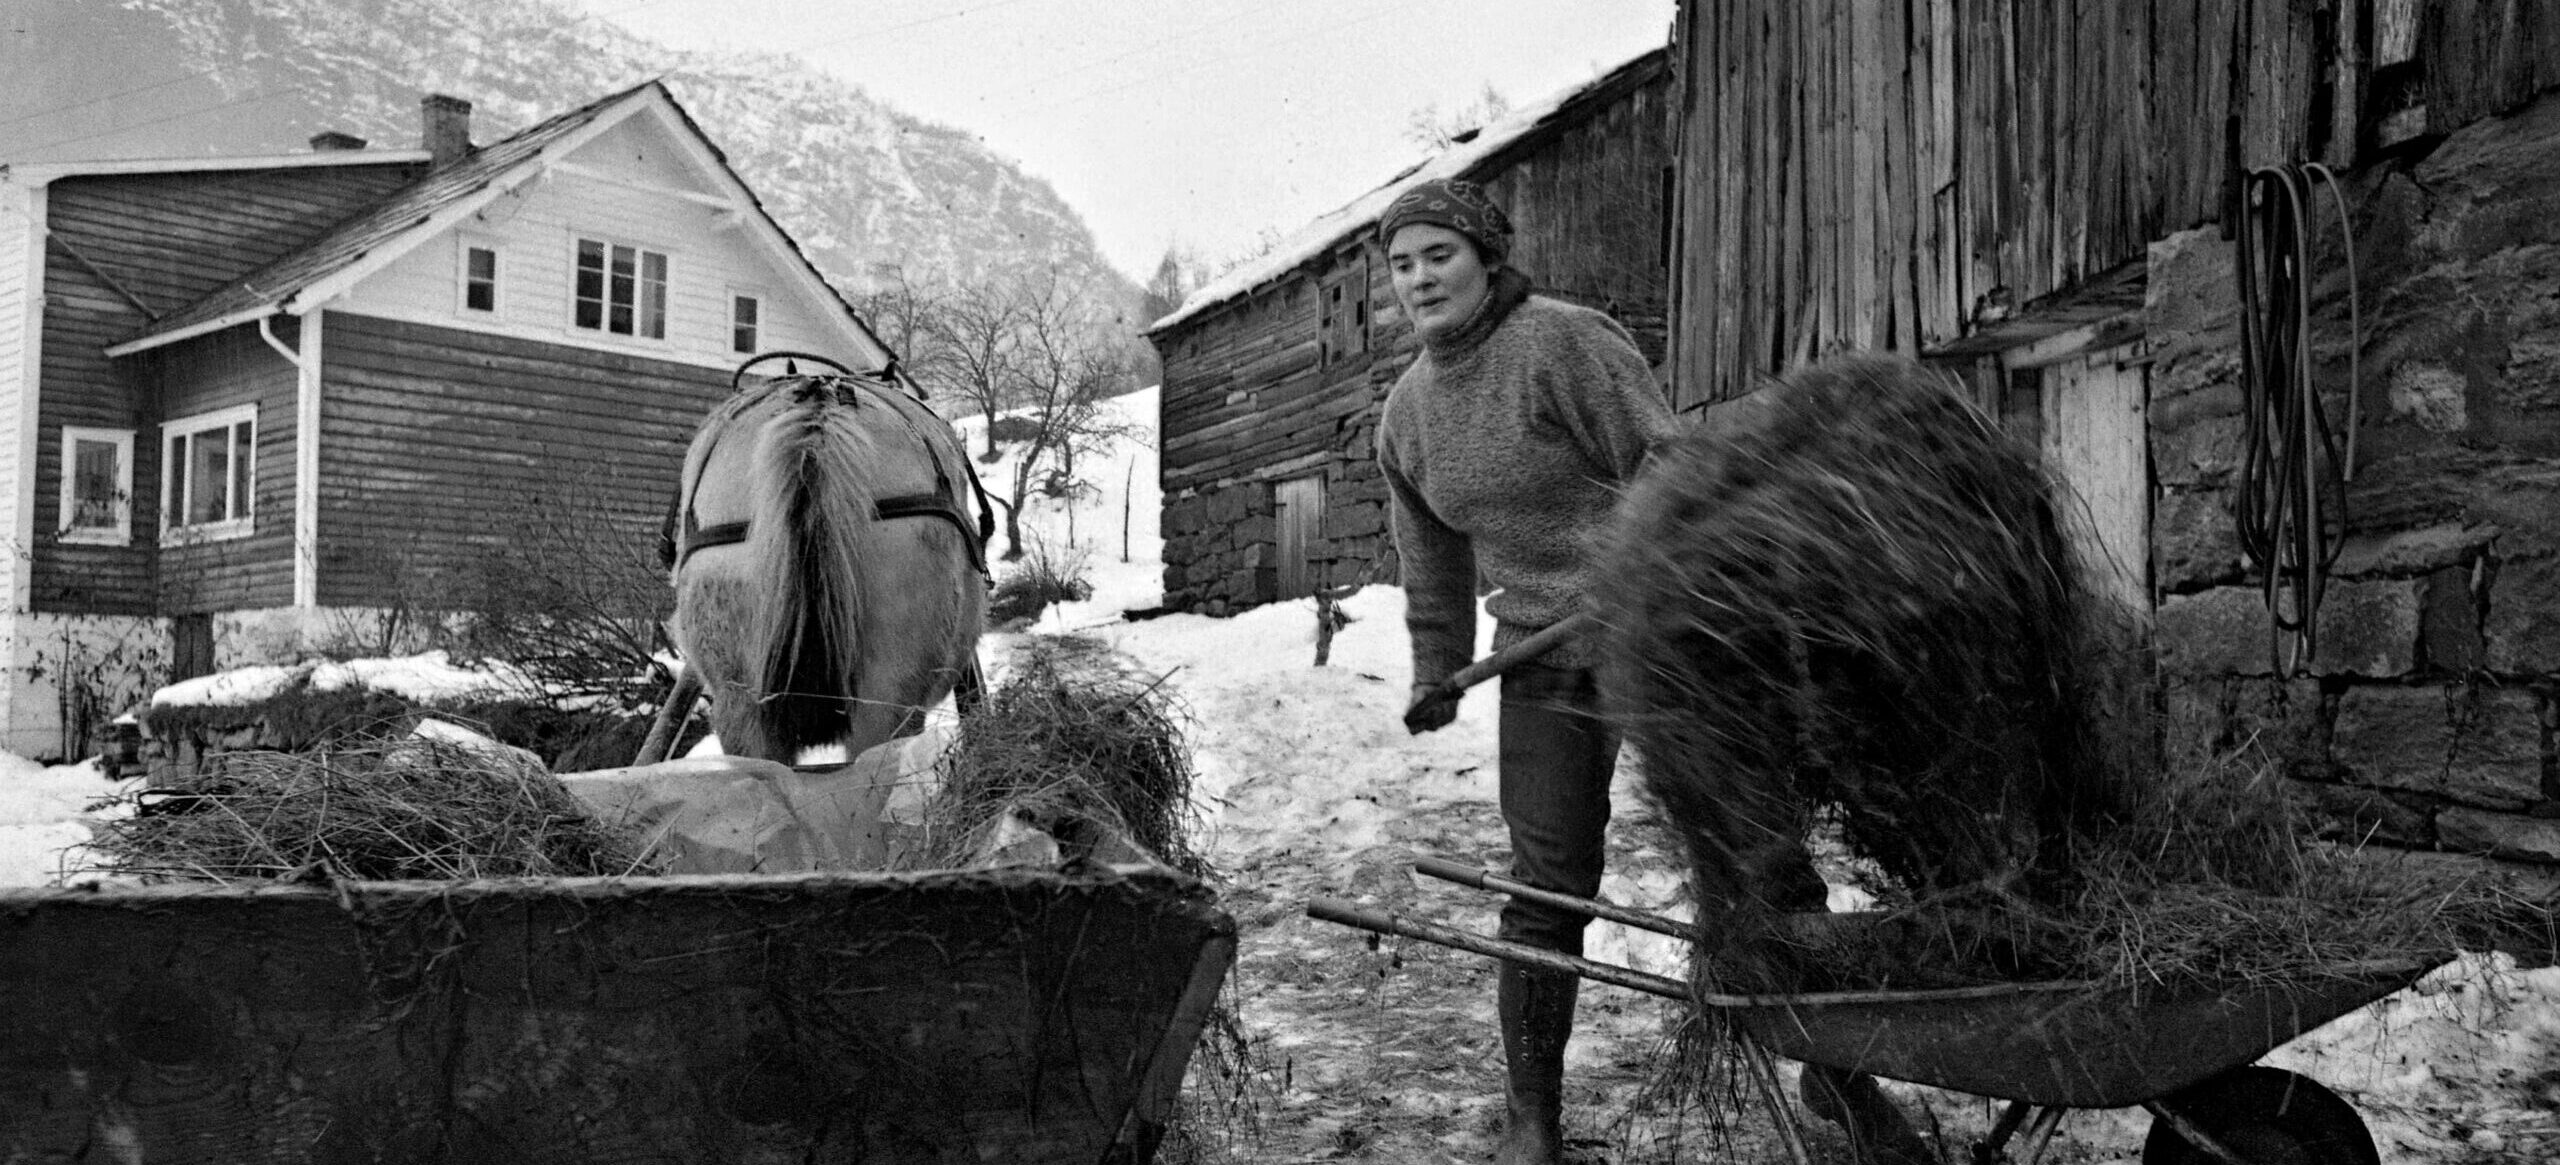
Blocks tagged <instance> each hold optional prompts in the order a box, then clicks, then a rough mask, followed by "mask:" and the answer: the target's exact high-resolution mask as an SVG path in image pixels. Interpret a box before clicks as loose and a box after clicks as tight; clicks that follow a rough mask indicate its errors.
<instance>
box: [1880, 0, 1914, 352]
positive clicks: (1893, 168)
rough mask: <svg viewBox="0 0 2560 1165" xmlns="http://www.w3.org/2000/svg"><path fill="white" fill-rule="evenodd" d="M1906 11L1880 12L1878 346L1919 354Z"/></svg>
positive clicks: (1909, 32)
mask: <svg viewBox="0 0 2560 1165" xmlns="http://www.w3.org/2000/svg"><path fill="white" fill-rule="evenodd" d="M1907 13H1908V8H1907V7H1906V5H1904V4H1901V3H1894V4H1887V5H1885V6H1884V9H1883V11H1882V13H1881V15H1882V17H1883V20H1882V25H1883V27H1882V28H1881V29H1880V31H1879V32H1878V35H1877V39H1878V42H1879V45H1880V47H1879V59H1880V60H1881V61H1882V62H1883V64H1884V70H1883V72H1884V76H1883V91H1882V96H1881V98H1880V99H1879V104H1880V105H1881V106H1882V107H1883V109H1882V112H1881V114H1880V116H1879V118H1878V120H1880V121H1882V122H1883V123H1884V154H1883V157H1884V175H1883V179H1884V181H1883V184H1882V185H1881V186H1880V187H1879V189H1881V190H1884V191H1886V192H1887V194H1886V195H1885V199H1886V201H1885V205H1884V207H1883V210H1884V211H1885V214H1886V220H1885V229H1884V230H1883V231H1881V232H1879V235H1880V237H1881V239H1882V240H1883V242H1882V245H1883V247H1884V249H1885V252H1884V256H1883V261H1882V263H1881V264H1880V265H1879V267H1878V271H1877V276H1878V279H1879V280H1880V281H1881V283H1882V285H1883V291H1884V311H1885V316H1884V319H1883V320H1882V321H1881V323H1880V326H1879V328H1878V332H1877V336H1876V346H1878V347H1882V348H1889V349H1891V350H1893V351H1896V352H1900V353H1902V354H1904V355H1909V356H1917V355H1919V353H1920V341H1919V320H1920V297H1919V287H1918V284H1917V276H1916V274H1915V267H1914V263H1913V260H1914V258H1915V257H1916V256H1917V255H1918V254H1919V251H1920V245H1921V240H1920V223H1921V221H1922V218H1921V215H1920V208H1921V207H1922V206H1924V205H1925V203H1924V202H1923V201H1922V198H1921V194H1920V184H1919V179H1918V173H1917V168H1918V164H1919V155H1918V152H1917V149H1916V146H1917V143H1916V142H1914V140H1913V133H1912V130H1913V126H1914V120H1915V117H1916V115H1917V110H1918V107H1919V102H1918V101H1917V100H1916V98H1917V96H1918V95H1917V94H1916V93H1915V92H1914V91H1913V90H1912V88H1911V85H1910V80H1911V78H1912V76H1913V75H1914V71H1915V69H1914V63H1913V60H1912V30H1911V28H1910V26H1909V25H1908V24H1907V23H1906V20H1905V17H1906V15H1907ZM1922 51H1925V48H1924V49H1923V50H1922Z"/></svg>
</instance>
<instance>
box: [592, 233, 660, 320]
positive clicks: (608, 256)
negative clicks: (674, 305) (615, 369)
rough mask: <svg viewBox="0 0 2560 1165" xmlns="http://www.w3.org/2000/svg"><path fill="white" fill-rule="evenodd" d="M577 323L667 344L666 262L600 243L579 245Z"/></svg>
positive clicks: (656, 254)
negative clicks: (663, 341) (665, 341)
mask: <svg viewBox="0 0 2560 1165" xmlns="http://www.w3.org/2000/svg"><path fill="white" fill-rule="evenodd" d="M574 322H575V323H576V324H577V325H578V326H579V327H581V328H587V329H591V330H594V331H602V332H611V333H613V334H614V335H617V336H641V337H645V338H648V339H652V340H663V339H666V338H667V257H666V256H665V255H664V254H662V253H660V252H657V251H649V250H643V249H641V248H639V247H628V246H624V245H622V244H620V243H608V242H605V241H603V240H601V239H580V240H578V273H577V314H576V316H575V320H574Z"/></svg>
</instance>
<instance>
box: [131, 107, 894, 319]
mask: <svg viewBox="0 0 2560 1165" xmlns="http://www.w3.org/2000/svg"><path fill="white" fill-rule="evenodd" d="M654 103H663V107H664V108H665V109H667V110H668V111H669V112H671V113H672V114H673V115H674V116H675V118H676V119H677V120H679V121H680V122H681V123H682V124H683V126H684V128H685V130H686V132H688V133H690V134H691V135H693V137H694V139H695V141H696V143H697V144H698V145H699V146H700V147H701V149H702V152H703V155H704V160H705V161H706V162H707V164H708V165H709V166H711V167H713V168H715V169H716V170H717V172H718V175H719V177H720V178H721V179H722V180H723V184H724V185H726V186H728V187H729V190H730V192H731V194H732V196H733V198H735V199H736V200H738V201H740V202H742V203H743V204H744V205H745V206H747V207H750V208H752V209H753V211H754V213H755V217H756V219H757V220H758V222H759V223H760V225H761V226H762V228H763V230H764V231H765V232H767V238H768V239H769V240H771V241H773V242H775V243H776V244H778V246H779V248H780V249H781V250H783V251H784V252H785V253H786V254H787V256H788V261H789V262H792V263H795V264H797V265H798V266H799V268H800V270H801V272H802V273H803V274H804V275H806V276H807V278H808V279H809V280H810V281H811V282H812V283H813V284H814V285H815V287H816V288H817V289H820V290H821V291H822V293H823V295H824V296H825V297H826V298H827V299H829V300H830V301H832V302H833V303H835V304H836V306H838V307H840V308H842V309H843V311H844V318H845V320H846V321H847V322H849V323H850V324H851V325H852V326H853V328H854V329H855V330H856V331H857V332H858V333H859V334H860V336H861V338H862V339H863V340H865V341H867V342H869V343H870V344H871V345H873V346H874V348H875V349H876V351H874V352H872V353H869V355H871V356H873V357H874V358H875V359H878V360H881V361H883V362H886V360H887V359H888V355H889V354H888V349H887V348H886V347H885V346H883V345H881V344H880V341H879V338H878V337H877V336H874V335H873V334H872V333H871V330H870V328H869V327H868V326H867V325H865V324H864V323H863V322H862V320H861V318H860V317H859V316H857V315H856V314H855V313H854V310H853V306H852V305H851V304H850V303H848V302H846V300H845V298H844V296H843V295H842V294H841V293H839V292H838V291H837V290H836V289H835V287H834V285H832V284H830V283H828V282H827V280H826V277H825V276H824V275H822V274H820V273H819V271H818V269H817V267H816V265H815V264H813V263H811V262H810V261H809V257H808V255H807V253H806V252H803V251H802V250H801V249H800V245H799V243H798V242H796V241H794V240H793V239H792V238H791V236H790V234H789V232H787V231H784V230H783V229H782V226H781V224H780V223H777V222H775V221H774V219H773V216H772V215H771V214H770V213H768V212H767V211H766V210H765V208H764V203H763V202H762V200H760V199H758V198H757V197H756V196H755V192H754V191H753V190H751V189H749V188H748V187H747V185H746V183H745V181H744V180H742V179H740V178H739V177H738V175H737V172H736V171H734V170H732V169H730V167H729V162H728V159H727V157H726V156H724V155H722V154H721V152H720V150H719V147H717V146H715V145H712V144H711V140H710V138H709V137H708V136H707V135H705V134H704V133H703V132H702V127H701V125H700V124H698V123H696V122H695V121H694V120H693V116H692V115H691V114H689V113H686V112H685V110H684V107H683V106H682V105H680V104H678V103H677V102H676V99H675V97H674V95H673V94H670V93H669V92H667V89H666V86H665V85H664V84H662V83H661V82H659V81H657V80H655V79H651V80H648V81H644V82H642V83H640V84H638V85H634V86H632V87H631V88H628V89H625V90H622V91H620V92H618V93H613V94H609V95H607V96H604V97H601V98H598V99H596V100H594V101H591V102H589V103H587V104H585V105H582V106H579V107H578V108H576V109H572V110H570V111H568V112H567V113H563V114H560V115H559V116H557V117H553V118H551V119H550V120H548V121H544V122H541V123H539V124H537V125H534V126H532V127H530V128H528V129H525V130H523V131H522V132H519V133H517V134H515V135H513V136H511V137H508V138H506V139H504V140H502V141H498V142H493V143H491V144H489V145H486V146H481V147H478V148H476V149H474V150H473V151H472V152H471V153H470V154H469V155H467V156H465V157H463V158H461V159H459V160H457V161H455V162H453V163H451V164H448V165H445V166H442V167H438V168H437V169H435V170H432V171H429V172H428V173H427V174H426V175H425V176H424V177H422V178H420V179H419V180H418V181H417V182H415V183H413V184H411V185H409V186H407V187H404V188H402V189H401V190H400V191H399V192H397V193H395V194H393V195H391V196H390V197H389V198H387V199H385V200H383V201H382V202H380V203H378V204H376V205H375V206H374V207H373V209H371V210H368V211H366V212H364V213H362V214H358V215H356V216H354V217H353V218H350V219H348V220H347V221H345V222H343V223H340V224H338V225H337V226H336V227H334V228H332V229H330V230H329V231H327V232H326V233H324V234H322V235H321V236H320V237H319V238H318V239H315V240H313V241H312V243H311V244H310V245H308V246H306V247H303V248H302V249H300V250H297V251H294V252H291V253H289V254H286V255H284V256H283V257H281V258H279V259H277V260H276V261H275V262H272V263H269V264H267V265H266V266H264V267H261V268H259V269H258V270H256V271H252V272H250V273H249V274H248V275H246V276H243V277H242V278H241V279H239V280H238V281H237V282H234V283H232V284H230V285H228V286H226V287H222V288H219V289H217V290H215V291H214V292H213V293H212V294H209V295H207V296H205V297H204V298H202V299H199V300H197V301H195V302H194V303H191V304H188V305H186V306H185V307H183V308H180V309H178V310H177V311H175V312H172V313H170V314H169V315H167V316H164V317H162V318H160V319H158V320H155V321H153V322H151V323H150V324H148V325H146V326H145V327H143V328H142V329H141V330H139V331H137V332H135V333H133V334H132V335H131V336H129V337H127V338H126V339H125V340H124V341H122V342H120V343H118V344H115V345H114V346H112V347H109V348H108V349H107V354H108V355H109V356H124V355H129V354H131V353H134V352H140V351H143V350H146V349H150V348H155V347H159V346H160V345H163V344H168V343H173V342H175V341H178V340H183V339H186V338H188V337H190V336H198V335H203V334H205V333H207V332H212V331H218V330H220V329H222V328H226V327H230V326H233V325H235V324H242V323H248V322H252V321H254V320H257V319H260V318H262V317H265V316H268V315H272V314H274V313H276V312H279V311H283V312H291V313H293V314H296V315H299V314H302V313H305V312H308V311H310V310H311V309H312V308H315V307H318V306H319V305H320V304H321V303H323V302H325V301H326V300H328V299H329V298H332V297H333V296H335V295H336V294H337V293H338V292H340V291H342V290H344V288H345V286H346V285H348V284H350V283H352V282H354V281H355V280H356V279H359V278H361V277H362V276H363V275H365V274H368V273H370V272H372V271H373V270H376V269H378V268H379V267H381V266H383V265H384V264H387V263H389V262H390V261H391V260H392V259H395V258H397V257H399V256H400V255H402V254H405V253H407V252H408V251H409V250H411V249H413V248H415V247H417V246H419V245H420V244H422V243H424V242H426V241H427V240H428V239H430V238H433V237H436V236H437V235H439V234H441V233H442V232H443V231H444V230H445V229H447V228H448V227H450V226H452V225H453V224H454V223H456V222H458V221H460V220H461V219H462V218H464V217H465V216H468V215H470V214H471V213H473V212H475V211H477V210H479V209H480V208H481V207H482V206H485V205H487V204H488V203H489V202H491V201H493V200H495V199H497V198H499V197H501V196H503V195H505V194H506V193H508V192H509V191H512V190H514V189H515V188H516V187H517V186H518V185H520V184H522V183H524V182H526V181H528V180H531V179H533V178H535V177H537V176H538V175H540V174H541V173H543V171H544V170H545V169H546V168H547V167H548V166H549V164H550V163H552V162H555V161H558V160H559V159H560V158H561V157H562V156H564V155H566V154H568V153H569V152H571V151H572V150H574V149H575V148H577V147H578V146H580V145H583V144H585V143H586V142H587V141H589V140H591V139H592V138H593V137H594V136H595V134H596V133H600V132H602V131H603V130H604V129H606V128H609V127H610V126H611V125H613V124H616V123H619V122H620V121H622V120H623V119H624V118H625V117H627V116H629V115H630V114H632V113H634V112H636V111H638V110H639V109H641V108H644V107H646V106H648V105H650V104H654Z"/></svg>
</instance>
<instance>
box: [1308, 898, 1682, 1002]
mask: <svg viewBox="0 0 2560 1165" xmlns="http://www.w3.org/2000/svg"><path fill="white" fill-rule="evenodd" d="M1307 917H1309V918H1313V919H1317V920H1320V921H1323V922H1333V923H1339V924H1341V925H1343V926H1348V927H1355V928H1357V929H1360V930H1365V931H1371V932H1374V933H1377V934H1393V935H1402V936H1403V937H1405V938H1414V939H1421V940H1422V941H1424V942H1427V943H1431V944H1433V945H1435V946H1444V947H1452V948H1455V949H1457V950H1462V951H1471V952H1473V953H1475V954H1479V955H1491V956H1493V957H1494V958H1497V959H1502V960H1505V961H1507V962H1513V963H1519V964H1521V965H1523V966H1530V967H1537V968H1539V969H1541V970H1547V971H1561V972H1563V973H1565V974H1568V975H1579V976H1581V977H1583V978H1585V979H1590V980H1592V981H1594V982H1599V983H1607V984H1609V985H1610V986H1612V987H1624V988H1626V989H1628V990H1630V991H1642V992H1644V993H1645V994H1647V995H1659V996H1661V997H1662V998H1664V999H1679V1000H1684V1001H1685V1000H1687V999H1688V998H1689V985H1688V984H1686V983H1683V982H1681V981H1679V980H1677V979H1671V978H1666V977H1664V976H1661V975H1649V974H1646V973H1645V972H1643V971H1636V970H1631V969H1629V968H1626V967H1621V966H1617V965H1615V964H1611V963H1595V962H1593V961H1591V960H1589V959H1585V958H1582V957H1580V956H1577V955H1568V954H1565V953H1563V952H1562V951H1551V950H1547V949H1546V948H1544V947H1533V946H1528V945H1525V944H1522V943H1515V942H1505V941H1503V940H1501V939H1498V938H1486V937H1484V936H1483V935H1480V934H1475V933H1472V932H1469V931H1463V930H1459V929H1457V928H1456V927H1449V926H1442V925H1440V924H1438V923H1434V922H1424V921H1422V920H1421V919H1418V918H1407V917H1405V916H1404V915H1401V914H1397V913H1395V912H1394V911H1391V910H1367V909H1363V908H1361V907H1358V906H1354V905H1352V904H1350V903H1348V902H1343V901H1340V900H1337V899H1332V898H1318V899H1316V900H1315V901H1313V902H1309V903H1307Z"/></svg>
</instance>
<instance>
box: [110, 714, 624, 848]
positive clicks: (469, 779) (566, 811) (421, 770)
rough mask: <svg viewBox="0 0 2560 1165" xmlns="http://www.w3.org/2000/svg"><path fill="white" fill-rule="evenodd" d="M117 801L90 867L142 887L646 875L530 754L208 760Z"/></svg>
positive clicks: (475, 751)
mask: <svg viewBox="0 0 2560 1165" xmlns="http://www.w3.org/2000/svg"><path fill="white" fill-rule="evenodd" d="M125 800H126V801H128V803H129V804H130V805H131V807H132V809H133V812H132V815H131V816H129V817H123V818H120V819H117V820H113V821H110V822H108V823H106V824H104V825H102V826H100V827H99V830H98V833H97V836H96V838H95V839H94V840H93V841H92V842H91V843H90V851H91V853H92V855H93V860H94V863H95V868H97V869H99V870H101V871H103V872H107V873H114V874H124V875H131V876H138V877H143V878H150V879H174V880H193V881H208V882H222V883H235V882H258V881H286V882H328V881H336V880H341V879H350V880H359V881H387V880H397V879H464V878H501V877H586V876H610V875H623V874H645V873H654V872H656V871H655V868H654V867H653V866H652V865H651V863H650V861H649V860H648V859H647V858H646V856H645V850H646V846H645V845H644V843H643V841H642V839H640V838H639V837H637V836H634V835H629V834H625V833H621V832H619V831H616V830H613V829H610V828H608V827H606V826H605V825H603V824H602V823H600V822H598V821H597V820H596V819H595V818H593V817H591V816H589V815H588V813H587V811H586V807H585V805H584V804H583V803H582V802H580V801H579V800H578V799H577V797H576V795H575V794H572V793H571V792H569V790H568V789H567V787H565V786H563V785H562V784H561V783H560V782H559V780H558V779H557V778H555V777H553V776H552V775H551V773H550V772H549V771H548V770H546V769H544V768H543V767H542V765H541V764H540V763H539V762H538V761H535V760H533V759H531V758H530V757H528V756H526V755H523V754H518V753H514V752H511V751H504V750H499V749H492V748H487V747H479V746H472V745H465V744H460V743H456V742H452V741H445V740H434V739H424V738H405V739H391V740H381V741H377V742H374V743H369V744H363V745H357V746H349V747H341V748H335V749H329V750H325V751H319V752H312V753H284V752H234V753H224V754H219V755H217V756H216V757H214V758H213V759H212V760H211V761H209V762H208V763H207V764H206V766H205V767H204V769H203V770H202V771H200V772H197V773H194V774H192V775H189V776H186V777H184V778H181V779H180V780H178V781H177V782H175V783H173V784H170V785H167V786H163V787H160V788H152V789H143V790H140V791H138V792H135V793H133V794H130V795H129V796H128V797H127V798H125Z"/></svg>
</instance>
